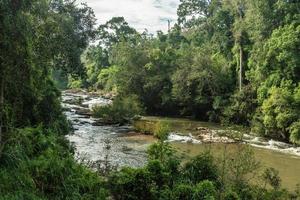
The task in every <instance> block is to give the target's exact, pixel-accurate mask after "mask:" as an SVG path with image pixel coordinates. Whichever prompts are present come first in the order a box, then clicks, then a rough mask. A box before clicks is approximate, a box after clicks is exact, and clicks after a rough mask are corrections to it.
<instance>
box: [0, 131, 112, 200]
mask: <svg viewBox="0 0 300 200" xmlns="http://www.w3.org/2000/svg"><path fill="white" fill-rule="evenodd" d="M9 134H10V139H9V140H7V142H6V144H5V146H4V149H3V153H2V155H1V160H0V180H1V181H0V197H2V198H3V199H105V198H106V196H107V192H106V189H105V188H104V184H103V180H102V179H101V177H98V176H97V175H96V174H95V173H93V172H91V171H90V170H88V169H87V168H85V167H84V166H81V165H79V164H77V163H76V161H75V160H74V158H73V154H72V153H71V152H72V151H71V150H72V149H71V148H70V145H69V144H68V143H67V141H66V140H65V139H64V137H63V136H60V135H59V134H58V133H55V132H53V131H51V130H49V129H44V128H43V127H42V126H39V127H37V128H25V129H20V130H16V131H14V132H11V133H9Z"/></svg>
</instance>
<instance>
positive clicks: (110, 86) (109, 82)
mask: <svg viewBox="0 0 300 200" xmlns="http://www.w3.org/2000/svg"><path fill="white" fill-rule="evenodd" d="M119 71H120V68H119V67H118V66H111V67H109V68H107V69H102V70H101V71H100V73H99V75H98V77H97V80H98V81H97V88H100V89H102V90H105V91H108V92H109V91H117V87H118V85H117V82H118V73H119Z"/></svg>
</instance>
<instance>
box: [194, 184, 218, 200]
mask: <svg viewBox="0 0 300 200" xmlns="http://www.w3.org/2000/svg"><path fill="white" fill-rule="evenodd" d="M216 195H217V191H216V188H215V186H214V184H213V182H211V181H208V180H204V181H201V182H200V183H199V184H197V185H196V188H195V193H194V195H193V198H192V199H203V200H214V199H215V197H216Z"/></svg>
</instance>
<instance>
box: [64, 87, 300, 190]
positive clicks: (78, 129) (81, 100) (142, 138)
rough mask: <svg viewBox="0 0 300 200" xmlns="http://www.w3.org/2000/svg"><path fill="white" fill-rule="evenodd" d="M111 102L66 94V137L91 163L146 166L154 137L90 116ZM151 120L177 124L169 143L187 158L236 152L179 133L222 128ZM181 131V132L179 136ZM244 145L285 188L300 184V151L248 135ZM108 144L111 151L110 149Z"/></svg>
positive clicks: (178, 121) (199, 123)
mask: <svg viewBox="0 0 300 200" xmlns="http://www.w3.org/2000/svg"><path fill="white" fill-rule="evenodd" d="M110 103H111V101H110V100H109V99H105V98H102V97H98V96H92V95H87V94H84V93H71V92H64V93H63V103H62V104H63V107H64V108H65V114H66V116H67V118H68V119H69V120H70V121H71V123H72V125H73V129H74V132H73V133H72V134H70V135H68V136H67V138H68V140H69V141H70V142H71V143H73V145H74V147H75V149H76V152H77V153H78V155H79V156H80V157H84V158H86V159H88V160H91V161H98V160H103V159H104V157H105V156H106V155H109V159H110V161H111V162H112V164H114V165H117V166H131V167H140V166H143V165H144V164H145V163H146V161H147V154H146V150H147V148H148V146H149V145H150V144H152V143H153V142H154V141H155V139H154V138H153V137H152V136H147V135H140V134H135V133H134V132H133V127H131V126H116V125H101V123H99V121H98V120H97V119H93V118H92V117H90V110H91V108H92V107H93V106H94V105H107V104H110ZM150 120H168V121H171V122H172V123H174V124H175V125H174V127H175V129H178V130H177V132H176V131H175V130H174V132H173V133H172V134H171V135H170V137H169V140H170V142H171V143H172V145H173V146H174V147H175V148H177V149H178V150H179V151H180V152H182V153H185V155H186V156H187V157H190V156H194V155H197V154H199V153H200V152H202V151H204V150H206V149H210V150H211V152H213V154H214V155H216V156H218V155H221V154H222V153H223V152H224V149H226V151H228V152H234V151H237V144H224V143H214V144H204V143H202V141H200V140H198V139H197V138H195V137H194V136H193V134H192V131H191V133H189V134H188V133H187V132H184V131H181V130H180V127H182V126H185V125H186V124H187V126H189V128H187V129H186V130H191V127H197V126H201V127H207V128H210V129H215V130H216V131H222V127H221V126H219V125H216V124H207V123H203V122H196V121H191V120H182V119H169V118H168V119H166V118H155V119H151V118H150ZM180 123H183V124H181V125H180ZM176 125H177V126H178V127H176ZM179 125H180V127H179ZM179 130H180V131H179ZM178 131H179V132H180V133H181V132H182V133H181V134H179V133H178ZM245 142H247V143H249V144H250V145H251V146H252V148H253V150H254V153H255V157H256V158H257V159H258V160H259V161H260V162H261V165H262V166H263V167H273V168H275V169H277V170H278V171H279V173H280V176H281V178H282V185H283V186H284V187H285V188H288V189H290V190H292V189H294V188H295V186H296V184H298V183H300V149H299V148H295V147H293V146H291V145H289V144H286V143H282V142H277V141H274V140H270V141H268V140H265V139H263V138H259V137H252V136H250V135H246V137H245ZM108 145H109V147H110V148H109V150H107V146H108Z"/></svg>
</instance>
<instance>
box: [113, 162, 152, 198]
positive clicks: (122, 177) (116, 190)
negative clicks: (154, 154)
mask: <svg viewBox="0 0 300 200" xmlns="http://www.w3.org/2000/svg"><path fill="white" fill-rule="evenodd" d="M109 183H110V186H109V187H110V190H111V193H112V195H113V197H114V198H115V199H117V200H118V199H132V200H133V199H136V200H138V199H153V194H152V191H151V190H152V189H153V186H152V180H151V174H150V173H149V172H148V170H146V169H143V168H142V169H130V168H123V169H122V170H121V171H120V172H117V173H115V174H112V175H111V176H110V178H109Z"/></svg>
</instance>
